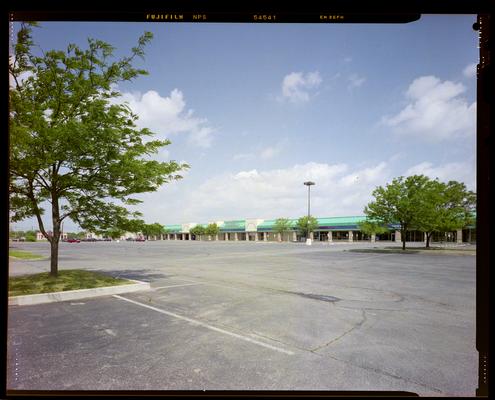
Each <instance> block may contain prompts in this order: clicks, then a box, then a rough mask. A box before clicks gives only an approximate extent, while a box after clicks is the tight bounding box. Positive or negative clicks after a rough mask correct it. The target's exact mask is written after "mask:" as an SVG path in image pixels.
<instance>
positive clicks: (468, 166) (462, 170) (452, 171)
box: [405, 161, 476, 190]
mask: <svg viewBox="0 0 495 400" xmlns="http://www.w3.org/2000/svg"><path fill="white" fill-rule="evenodd" d="M405 175H406V176H410V175H426V176H428V177H429V178H431V179H436V178H438V179H439V180H440V181H442V182H447V181H449V180H455V181H458V182H464V183H465V184H466V186H467V187H468V188H469V189H470V190H474V189H475V188H476V166H475V163H474V161H473V162H469V161H462V162H451V163H447V164H443V165H438V166H434V165H433V164H432V163H431V162H428V161H425V162H422V163H420V164H417V165H414V166H412V167H410V168H409V169H408V170H407V171H406V173H405Z"/></svg>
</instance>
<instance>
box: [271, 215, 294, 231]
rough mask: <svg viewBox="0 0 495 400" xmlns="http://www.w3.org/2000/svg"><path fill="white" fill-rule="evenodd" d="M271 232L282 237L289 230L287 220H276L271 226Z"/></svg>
mask: <svg viewBox="0 0 495 400" xmlns="http://www.w3.org/2000/svg"><path fill="white" fill-rule="evenodd" d="M273 230H274V231H275V232H276V233H280V234H281V235H283V234H284V233H286V232H289V231H290V230H291V222H290V220H289V219H288V218H278V219H277V220H276V221H275V224H274V225H273Z"/></svg>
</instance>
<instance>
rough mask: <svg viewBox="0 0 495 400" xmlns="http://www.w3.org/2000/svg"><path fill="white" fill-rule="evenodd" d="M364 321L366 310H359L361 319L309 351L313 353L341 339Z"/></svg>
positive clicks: (365, 319)
mask: <svg viewBox="0 0 495 400" xmlns="http://www.w3.org/2000/svg"><path fill="white" fill-rule="evenodd" d="M366 321H367V318H366V312H365V311H364V310H361V321H358V322H357V323H355V324H354V325H353V326H352V327H351V328H350V329H348V330H347V331H345V332H344V333H342V334H341V335H340V336H338V337H336V338H334V339H332V340H330V341H329V342H327V343H325V344H322V345H321V346H318V347H315V348H313V349H310V350H309V351H310V352H312V353H315V352H317V351H318V350H321V349H323V348H324V347H328V346H330V345H331V344H333V343H335V342H337V341H338V340H340V339H342V338H343V337H344V336H346V335H348V334H349V333H351V332H352V331H353V330H355V329H358V328H360V327H361V326H362V325H363V324H364V323H365V322H366Z"/></svg>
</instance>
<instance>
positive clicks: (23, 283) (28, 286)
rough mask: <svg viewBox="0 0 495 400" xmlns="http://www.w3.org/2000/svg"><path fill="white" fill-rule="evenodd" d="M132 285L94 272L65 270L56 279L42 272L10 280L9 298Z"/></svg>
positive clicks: (124, 280)
mask: <svg viewBox="0 0 495 400" xmlns="http://www.w3.org/2000/svg"><path fill="white" fill-rule="evenodd" d="M130 283H134V282H131V281H128V280H127V279H120V278H113V277H111V276H108V275H104V274H102V273H99V272H93V271H84V270H77V269H72V270H63V271H59V272H58V276H57V277H56V278H55V277H52V276H50V274H49V273H48V272H42V273H39V274H33V275H23V276H16V277H11V278H9V296H22V295H27V294H39V293H52V292H64V291H67V290H77V289H92V288H97V287H104V286H117V285H126V284H130Z"/></svg>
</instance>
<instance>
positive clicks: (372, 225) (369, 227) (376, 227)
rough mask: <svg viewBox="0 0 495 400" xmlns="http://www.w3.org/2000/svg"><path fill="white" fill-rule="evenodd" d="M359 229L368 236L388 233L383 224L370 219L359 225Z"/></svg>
mask: <svg viewBox="0 0 495 400" xmlns="http://www.w3.org/2000/svg"><path fill="white" fill-rule="evenodd" d="M358 229H359V230H360V231H361V232H363V233H364V234H366V235H370V236H372V235H376V234H377V233H378V234H380V233H386V232H388V230H389V229H388V228H387V227H386V226H384V225H383V224H381V223H379V222H377V221H373V220H370V219H366V220H365V221H362V222H359V223H358Z"/></svg>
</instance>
